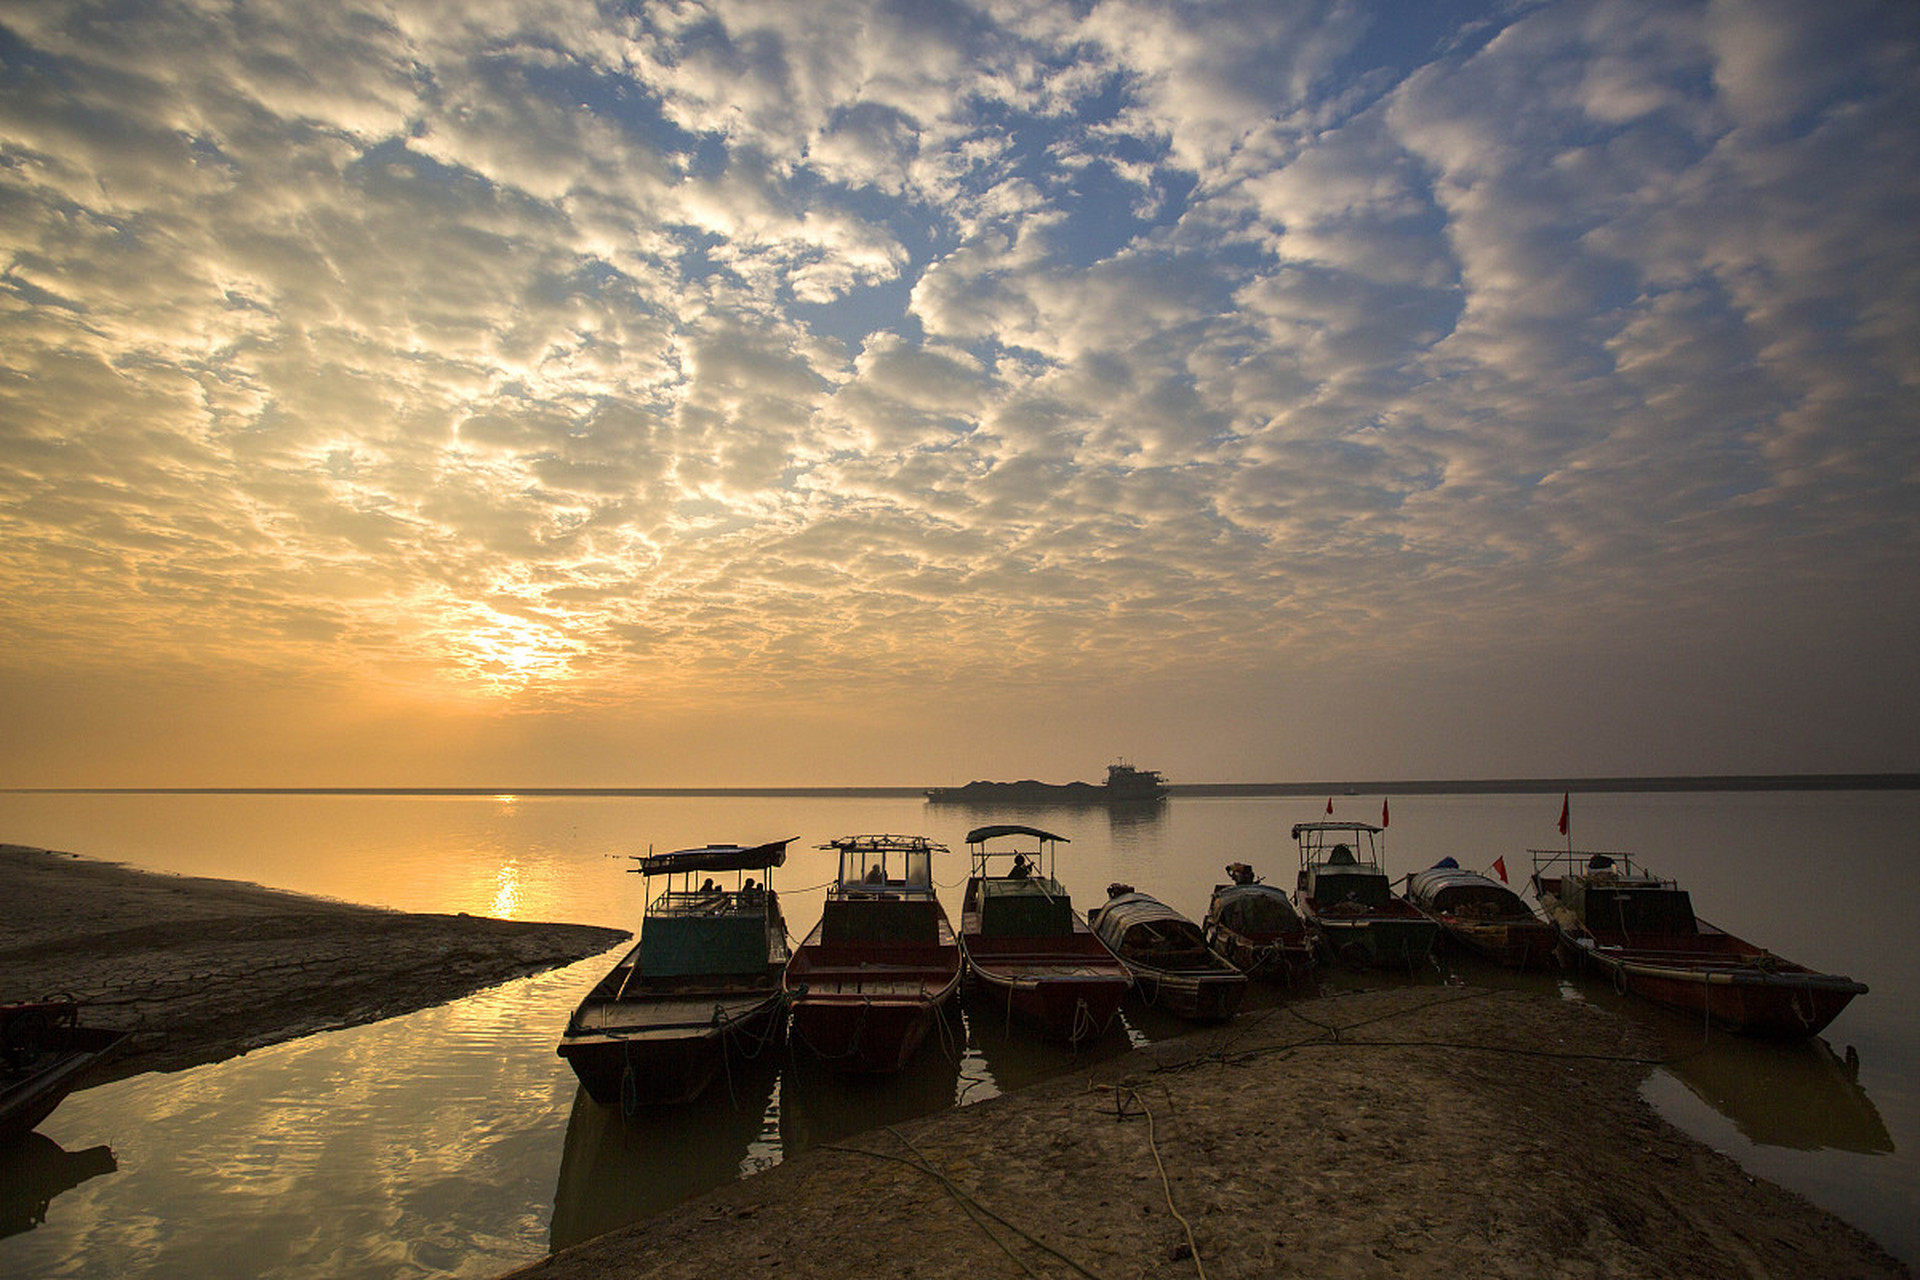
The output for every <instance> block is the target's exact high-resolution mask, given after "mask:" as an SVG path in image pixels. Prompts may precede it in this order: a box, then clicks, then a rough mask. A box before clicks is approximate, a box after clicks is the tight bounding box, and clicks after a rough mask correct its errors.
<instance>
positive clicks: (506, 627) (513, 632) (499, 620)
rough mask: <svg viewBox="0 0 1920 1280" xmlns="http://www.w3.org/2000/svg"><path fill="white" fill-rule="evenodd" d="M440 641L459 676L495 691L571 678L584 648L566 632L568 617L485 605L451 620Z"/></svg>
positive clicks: (501, 691)
mask: <svg viewBox="0 0 1920 1280" xmlns="http://www.w3.org/2000/svg"><path fill="white" fill-rule="evenodd" d="M440 643H441V645H442V647H443V650H444V652H445V654H446V656H447V659H448V663H447V665H448V667H449V668H450V669H451V670H452V672H453V673H454V674H455V676H456V678H458V679H460V680H461V681H462V682H465V683H470V684H474V685H477V686H479V687H480V688H482V689H483V690H485V691H486V692H488V693H495V694H512V693H518V692H520V691H521V690H523V689H526V688H527V687H528V686H530V685H535V684H544V683H552V682H555V681H560V680H565V679H568V678H569V677H571V676H572V675H573V674H574V664H575V662H576V661H577V660H578V658H579V657H580V655H581V653H582V652H583V651H584V646H582V645H581V644H580V642H579V641H577V640H575V639H573V638H572V637H571V636H569V635H568V634H567V633H566V630H565V624H564V620H561V619H554V620H548V619H546V618H541V617H521V616H518V615H515V614H510V613H503V612H501V611H500V610H498V609H495V608H492V607H490V606H484V605H483V606H478V607H469V608H467V609H465V610H463V611H462V614H461V616H458V617H456V618H453V619H449V622H448V625H447V627H446V629H445V631H444V633H443V636H442V638H441V641H440Z"/></svg>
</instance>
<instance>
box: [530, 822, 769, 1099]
mask: <svg viewBox="0 0 1920 1280" xmlns="http://www.w3.org/2000/svg"><path fill="white" fill-rule="evenodd" d="M793 840H794V837H792V836H789V837H787V838H786V839H785V840H775V841H771V842H769V843H767V844H759V845H752V846H746V847H743V846H740V845H707V846H706V847H704V848H699V849H682V850H678V851H677V852H674V853H658V854H650V855H648V856H647V857H645V858H636V859H635V861H637V862H639V863H640V865H639V866H638V867H635V868H632V870H634V871H637V872H639V873H641V874H643V875H645V876H646V877H647V878H648V881H649V889H651V881H652V880H653V878H654V877H656V876H658V877H664V878H665V881H666V887H665V888H664V889H662V890H661V891H660V893H659V894H658V895H656V896H654V897H652V898H650V899H649V901H648V902H647V907H646V915H645V917H644V918H643V919H642V920H641V922H640V941H639V942H638V943H637V944H636V945H635V946H634V947H633V948H632V949H631V950H630V951H628V952H627V954H626V955H625V956H623V957H622V958H621V960H620V963H619V964H617V965H615V966H614V967H613V971H612V972H610V973H609V974H607V976H606V977H604V978H602V979H601V980H600V981H599V982H598V983H597V984H595V986H594V988H593V990H592V991H590V992H588V993H587V997H586V999H584V1000H582V1001H581V1002H580V1007H579V1008H577V1009H575V1010H574V1012H573V1017H572V1018H570V1019H568V1021H567V1029H566V1031H565V1033H563V1034H562V1036H561V1038H560V1047H559V1054H560V1056H561V1057H563V1058H565V1059H566V1060H567V1062H568V1064H569V1065H570V1066H572V1067H573V1071H574V1074H575V1075H577V1076H579V1077H580V1083H581V1084H583V1085H585V1086H586V1089H587V1092H588V1094H589V1095H591V1096H592V1098H593V1100H594V1101H595V1102H598V1103H600V1104H601V1105H603V1106H614V1105H620V1106H622V1107H624V1108H625V1109H627V1110H632V1109H633V1108H634V1107H637V1106H649V1105H659V1104H667V1103H676V1102H688V1101H691V1100H692V1099H694V1098H696V1097H698V1096H699V1095H700V1093H701V1091H702V1090H704V1089H705V1088H706V1087H707V1085H708V1084H709V1083H710V1082H711V1081H712V1080H713V1078H714V1076H715V1074H717V1073H718V1072H719V1071H720V1069H721V1067H722V1066H723V1065H724V1064H725V1059H726V1055H727V1054H728V1053H736V1054H747V1055H752V1054H756V1053H758V1052H760V1050H761V1049H762V1048H763V1047H764V1046H765V1045H766V1044H768V1043H769V1042H770V1041H776V1040H778V1039H779V1037H780V1036H781V1034H782V1033H783V1032H784V1030H785V1026H786V1019H785V1012H786V1008H785V1003H784V997H783V994H782V991H781V975H782V973H783V972H784V971H785V969H786V965H787V959H788V955H787V927H786V921H785V920H783V919H782V918H781V915H780V898H779V895H778V894H776V893H775V892H774V890H773V886H772V884H771V873H772V870H773V868H775V867H777V866H779V865H781V864H782V863H783V862H785V861H786V857H787V846H788V845H789V844H791V843H792V842H793ZM750 871H757V872H759V873H760V875H761V882H760V883H756V882H755V880H754V878H753V877H752V876H749V875H747V873H748V872H750ZM709 872H717V873H719V874H722V875H726V874H729V873H731V874H732V875H733V876H734V877H735V881H734V884H733V887H732V888H724V887H721V886H719V885H717V884H715V882H714V880H713V877H712V876H711V875H707V878H706V880H705V882H704V883H703V884H702V885H701V886H700V887H698V888H696V887H695V886H694V883H693V881H694V877H695V876H697V875H703V874H706V873H709Z"/></svg>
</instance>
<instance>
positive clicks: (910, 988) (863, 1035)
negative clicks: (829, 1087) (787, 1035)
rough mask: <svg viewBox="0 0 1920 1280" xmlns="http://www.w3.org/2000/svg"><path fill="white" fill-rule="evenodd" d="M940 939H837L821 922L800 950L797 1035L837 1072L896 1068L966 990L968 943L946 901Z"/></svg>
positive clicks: (792, 980) (789, 980)
mask: <svg viewBox="0 0 1920 1280" xmlns="http://www.w3.org/2000/svg"><path fill="white" fill-rule="evenodd" d="M932 914H933V916H934V917H935V918H934V924H935V926H936V928H935V936H936V938H937V939H938V942H937V943H936V944H934V945H927V946H920V945H910V944H909V945H893V944H886V943H881V942H866V943H861V944H852V945H829V944H824V943H822V942H821V940H820V939H821V934H822V930H821V928H818V927H817V928H816V929H815V930H814V933H813V934H812V935H811V936H810V937H809V938H808V939H807V941H806V942H805V943H804V944H802V945H801V946H800V947H799V948H797V949H796V950H795V951H794V953H793V960H792V962H791V963H789V964H788V965H787V973H786V979H785V984H786V990H787V996H788V999H789V1001H790V1003H791V1006H792V1021H791V1028H792V1036H793V1039H794V1040H795V1041H796V1042H798V1043H799V1044H800V1045H801V1046H803V1047H804V1048H805V1049H807V1050H808V1051H809V1052H811V1053H812V1054H813V1055H814V1056H815V1057H817V1058H819V1059H820V1060H821V1062H823V1063H825V1064H826V1065H827V1066H828V1067H830V1068H832V1069H833V1070H835V1071H843V1072H849V1073H858V1074H863V1075H882V1074H891V1073H893V1072H896V1071H899V1070H900V1069H901V1068H903V1067H905V1066H906V1065H907V1063H908V1062H910V1061H912V1059H913V1056H914V1055H915V1054H916V1053H918V1052H919V1050H920V1046H921V1045H922V1044H924V1043H925V1042H926V1039H927V1035H928V1033H929V1032H930V1031H931V1030H932V1029H933V1026H934V1020H935V1019H936V1018H937V1017H939V1016H940V1014H941V1012H942V1011H943V1010H944V1009H945V1008H946V1007H947V1006H948V1005H949V1004H951V1003H952V1001H953V1000H954V998H955V997H956V996H957V995H958V994H959V991H960V978H961V974H962V972H963V970H962V965H961V956H960V947H959V944H958V942H957V941H956V940H955V939H954V936H953V930H952V928H951V926H949V925H948V923H947V919H946V916H945V914H944V913H941V912H940V911H939V909H938V904H934V906H933V908H932Z"/></svg>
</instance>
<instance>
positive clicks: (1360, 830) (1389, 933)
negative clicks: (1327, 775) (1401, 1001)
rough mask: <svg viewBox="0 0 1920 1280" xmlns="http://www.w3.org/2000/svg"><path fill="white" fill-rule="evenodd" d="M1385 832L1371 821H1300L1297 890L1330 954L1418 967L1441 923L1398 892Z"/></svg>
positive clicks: (1364, 963) (1359, 963)
mask: <svg viewBox="0 0 1920 1280" xmlns="http://www.w3.org/2000/svg"><path fill="white" fill-rule="evenodd" d="M1382 831H1383V828H1381V827H1375V826H1370V825H1368V824H1367V823H1364V822H1298V823H1295V824H1294V827H1293V838H1294V840H1295V841H1296V842H1298V844H1299V846H1300V880H1299V886H1298V888H1297V890H1296V891H1295V895H1294V896H1295V898H1296V900H1297V902H1298V904H1299V907H1300V912H1301V914H1302V915H1304V916H1305V917H1306V918H1307V922H1308V923H1309V924H1310V925H1311V926H1312V927H1313V929H1314V931H1315V932H1316V934H1317V935H1318V937H1319V940H1320V947H1321V950H1322V951H1323V953H1324V954H1326V955H1327V956H1328V957H1330V958H1331V957H1338V958H1339V959H1340V960H1341V961H1342V962H1344V963H1346V964H1349V965H1352V966H1354V967H1355V968H1366V967H1368V966H1369V965H1396V966H1398V965H1405V966H1407V967H1409V968H1411V967H1412V965H1413V964H1414V963H1415V962H1416V961H1419V960H1424V959H1426V958H1427V957H1428V956H1429V955H1431V954H1432V952H1433V946H1434V943H1435V942H1436V941H1437V940H1438V939H1439V936H1440V926H1439V925H1438V924H1437V923H1435V922H1434V921H1432V920H1429V919H1428V918H1427V917H1426V916H1425V915H1422V914H1421V912H1420V909H1419V908H1418V907H1416V906H1414V905H1413V904H1412V903H1411V902H1408V901H1407V900H1406V899H1405V898H1403V897H1401V896H1399V895H1398V894H1396V893H1394V891H1393V885H1392V883H1391V882H1390V881H1389V880H1388V879H1387V871H1386V867H1385V866H1384V865H1383V863H1382V855H1381V851H1380V845H1381V840H1380V836H1381V833H1382Z"/></svg>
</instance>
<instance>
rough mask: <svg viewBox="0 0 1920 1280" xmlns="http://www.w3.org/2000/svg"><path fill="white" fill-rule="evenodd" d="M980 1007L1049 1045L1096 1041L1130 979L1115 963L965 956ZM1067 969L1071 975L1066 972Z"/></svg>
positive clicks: (1116, 1011) (1115, 1012)
mask: <svg viewBox="0 0 1920 1280" xmlns="http://www.w3.org/2000/svg"><path fill="white" fill-rule="evenodd" d="M968 961H969V963H968V972H969V973H970V974H971V976H972V978H973V980H974V983H975V987H976V989H977V991H978V993H979V996H980V1000H981V1002H982V1003H983V1004H984V1005H986V1006H987V1007H988V1008H989V1009H993V1010H998V1011H1000V1012H1002V1013H1003V1014H1004V1016H1005V1018H1006V1020H1007V1021H1008V1022H1009V1023H1011V1022H1012V1021H1014V1020H1015V1019H1018V1020H1019V1021H1020V1022H1021V1023H1022V1024H1023V1025H1025V1026H1027V1027H1029V1028H1031V1029H1032V1030H1034V1031H1037V1032H1039V1033H1040V1034H1041V1035H1043V1036H1045V1037H1047V1038H1048V1039H1050V1040H1063V1041H1065V1042H1066V1043H1067V1044H1069V1045H1080V1044H1084V1043H1087V1042H1088V1041H1091V1040H1097V1039H1099V1038H1100V1037H1101V1036H1102V1035H1104V1034H1106V1031H1107V1028H1109V1027H1110V1026H1112V1025H1113V1020H1114V1018H1115V1016H1116V1015H1118V1014H1119V1012H1120V1004H1121V1002H1122V1001H1124V1000H1125V999H1126V998H1127V992H1128V991H1129V990H1131V989H1132V987H1133V978H1132V976H1131V975H1130V974H1128V972H1127V969H1126V966H1125V965H1123V964H1121V963H1120V962H1119V961H1118V960H1111V962H1110V963H1107V964H1089V965H1072V964H1071V963H1070V962H1068V963H1066V964H1064V965H1063V962H1062V961H1061V960H1060V959H1059V958H1058V957H1053V958H1048V957H1044V956H1041V957H1034V958H1032V959H1029V960H1027V961H1024V962H1023V961H1019V960H1010V959H995V960H987V961H981V960H977V959H975V958H974V957H973V955H972V953H969V956H968ZM1068 969H1071V970H1075V971H1066V970H1068Z"/></svg>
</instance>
